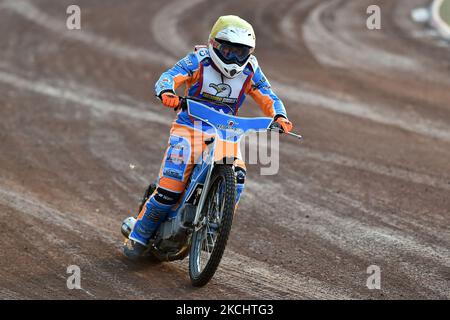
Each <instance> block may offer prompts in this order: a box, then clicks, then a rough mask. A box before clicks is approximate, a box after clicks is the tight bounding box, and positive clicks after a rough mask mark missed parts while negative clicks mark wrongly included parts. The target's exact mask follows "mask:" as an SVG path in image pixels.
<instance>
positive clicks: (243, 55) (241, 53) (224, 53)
mask: <svg viewBox="0 0 450 320" xmlns="http://www.w3.org/2000/svg"><path fill="white" fill-rule="evenodd" d="M211 43H212V46H213V48H214V50H215V51H216V54H218V55H219V57H220V58H221V59H222V61H223V62H225V63H227V64H229V63H236V64H238V65H240V66H242V64H244V63H245V62H247V59H248V57H249V56H250V54H251V53H252V51H253V48H251V47H248V46H246V45H243V44H237V43H231V42H228V41H224V40H211Z"/></svg>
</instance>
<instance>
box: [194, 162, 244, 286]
mask: <svg viewBox="0 0 450 320" xmlns="http://www.w3.org/2000/svg"><path fill="white" fill-rule="evenodd" d="M235 199H236V178H235V174H234V170H233V167H232V166H228V165H217V166H216V167H215V168H214V171H213V174H212V177H211V181H210V187H209V190H208V194H207V196H206V199H205V204H204V206H203V212H202V216H201V219H202V221H203V222H202V227H201V228H200V229H198V230H197V231H194V233H193V235H192V244H191V249H190V254H189V276H190V278H191V282H192V285H194V286H196V287H201V286H204V285H206V284H207V283H208V282H209V280H211V278H212V277H213V275H214V273H215V272H216V269H217V267H218V266H219V263H220V260H221V259H222V255H223V253H224V251H225V247H226V245H227V241H228V236H229V234H230V231H231V225H232V222H233V215H234V207H235Z"/></svg>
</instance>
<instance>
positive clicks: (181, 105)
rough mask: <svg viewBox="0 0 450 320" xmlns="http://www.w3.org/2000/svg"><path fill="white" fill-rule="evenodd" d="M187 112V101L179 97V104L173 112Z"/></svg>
mask: <svg viewBox="0 0 450 320" xmlns="http://www.w3.org/2000/svg"><path fill="white" fill-rule="evenodd" d="M180 109H181V110H183V111H185V110H187V99H186V98H185V97H180V103H179V104H178V107H177V108H176V109H175V111H178V110H180Z"/></svg>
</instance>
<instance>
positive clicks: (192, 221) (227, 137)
mask: <svg viewBox="0 0 450 320" xmlns="http://www.w3.org/2000/svg"><path fill="white" fill-rule="evenodd" d="M208 104H211V102H210V101H208V102H207V101H206V100H202V99H199V98H194V97H186V98H182V99H181V104H180V105H181V108H182V109H183V110H187V111H188V113H189V115H190V116H191V117H193V118H194V119H196V120H198V121H203V122H205V123H206V124H208V125H209V126H210V127H211V128H213V133H212V135H210V138H208V140H207V141H205V144H206V145H207V147H206V149H205V151H204V152H203V154H202V156H201V159H200V161H197V164H196V165H195V166H194V169H193V171H192V174H191V177H190V179H189V181H188V183H187V185H186V189H185V191H184V193H183V195H182V198H181V201H180V203H179V204H178V205H177V206H175V207H174V208H173V209H172V210H171V212H170V213H169V214H168V215H167V218H166V219H165V221H163V222H162V223H161V225H160V226H159V228H158V230H157V231H156V232H155V234H154V236H153V237H152V239H151V240H150V243H149V246H148V250H147V251H146V253H145V255H147V256H148V257H150V258H152V259H155V260H157V261H174V260H182V259H184V258H186V257H187V256H188V255H189V276H190V279H191V283H192V285H193V286H197V287H200V286H204V285H205V284H207V283H208V282H209V280H210V279H211V278H212V277H213V275H214V273H215V271H216V269H217V267H218V266H219V263H220V260H221V259H222V255H223V253H224V251H225V246H226V244H227V240H228V236H229V234H230V231H231V225H232V222H233V216H234V210H235V199H236V178H235V171H234V167H233V162H234V160H235V159H236V158H237V152H238V150H239V143H240V141H241V139H242V138H243V137H244V135H246V134H248V133H250V132H263V131H267V130H273V129H274V128H273V127H272V126H271V124H272V122H273V119H272V118H267V117H259V118H243V117H237V116H233V115H230V114H226V113H222V112H219V111H216V110H215V109H213V108H211V107H209V106H208ZM214 104H216V103H214ZM223 106H226V107H228V106H227V105H223ZM275 130H278V129H276V128H275ZM291 135H294V136H296V137H298V138H300V139H301V136H299V135H296V134H293V133H291ZM155 189H156V184H152V185H150V186H149V188H148V189H147V190H146V192H145V194H144V197H143V199H142V202H141V205H140V208H139V212H140V211H141V209H142V207H143V206H144V204H145V202H146V201H147V199H148V198H149V197H150V196H151V195H152V193H153V191H154V190H155ZM135 223H136V218H132V217H130V218H127V219H125V220H124V221H123V223H122V228H121V231H122V234H123V235H124V236H125V238H126V240H125V241H127V240H128V236H129V235H130V233H131V231H132V230H133V227H134V224H135Z"/></svg>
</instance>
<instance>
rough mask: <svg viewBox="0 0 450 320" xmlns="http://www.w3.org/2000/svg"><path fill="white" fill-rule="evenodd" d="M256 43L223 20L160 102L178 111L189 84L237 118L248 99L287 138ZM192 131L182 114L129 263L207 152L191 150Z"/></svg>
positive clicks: (241, 176)
mask: <svg viewBox="0 0 450 320" xmlns="http://www.w3.org/2000/svg"><path fill="white" fill-rule="evenodd" d="M255 40H256V38H255V33H254V31H253V27H252V26H251V25H250V24H249V23H248V22H247V21H245V20H243V19H241V18H240V17H238V16H233V15H228V16H222V17H220V18H219V19H218V20H217V22H216V23H215V24H214V26H213V28H212V30H211V33H210V35H209V40H208V45H207V46H196V47H195V50H194V51H193V52H192V53H189V54H188V55H187V56H186V57H185V58H183V59H181V60H180V61H179V62H178V63H177V64H175V66H173V68H171V69H169V70H168V71H166V72H164V73H163V74H162V75H161V77H160V78H159V80H158V82H156V85H155V91H156V96H157V97H158V98H159V99H160V100H161V101H162V103H163V105H165V106H166V107H168V108H174V109H175V108H178V107H179V104H180V98H179V97H178V96H177V95H176V93H175V90H176V89H177V88H178V87H180V86H181V85H182V84H185V85H186V92H185V95H186V96H194V97H199V98H203V99H207V100H210V101H211V102H220V103H225V104H226V105H228V106H229V108H223V107H219V106H213V105H212V107H214V108H216V109H222V111H223V112H226V113H232V114H234V115H237V113H238V111H239V108H240V106H241V105H242V103H243V102H244V100H245V96H246V95H250V96H251V97H252V98H253V99H254V100H255V101H256V102H257V104H258V105H259V106H260V108H261V109H262V112H263V113H264V114H265V115H266V116H268V117H272V118H273V119H274V125H276V126H277V127H278V128H279V129H281V130H282V131H284V132H289V131H291V130H292V124H291V122H290V121H289V120H288V118H287V115H286V110H285V108H284V105H283V103H282V102H281V100H280V99H279V98H278V97H277V96H276V95H275V93H274V92H273V91H272V89H271V87H270V84H269V82H268V81H267V79H266V77H265V76H264V74H263V72H262V71H261V68H260V67H259V65H258V62H257V60H256V57H255V56H254V55H252V53H253V51H254V49H255ZM194 130H196V128H195V127H194V123H193V121H192V119H191V118H190V116H189V114H188V113H187V111H183V110H180V111H178V114H177V117H176V119H175V121H174V122H173V124H172V128H171V130H170V138H169V144H168V147H167V150H166V153H165V156H164V159H163V161H162V165H161V170H160V173H159V177H158V183H157V188H156V190H155V192H154V193H153V194H152V195H151V196H150V197H149V199H148V200H147V202H146V203H145V205H144V206H143V208H142V210H141V212H140V213H139V215H138V218H137V222H136V224H135V226H134V228H133V231H132V232H131V234H130V235H129V241H127V243H126V245H125V246H124V253H125V255H127V256H128V257H130V258H136V257H138V256H140V255H141V254H142V253H143V252H144V251H145V250H146V249H147V246H148V243H149V240H150V238H151V237H152V236H153V233H154V232H155V231H156V229H157V228H158V226H159V224H160V223H161V222H162V221H164V219H165V217H166V215H167V213H168V212H169V211H170V209H171V208H172V206H174V205H175V204H176V203H177V202H178V201H179V199H180V197H181V195H182V193H183V191H184V189H185V187H186V184H187V182H188V179H189V177H190V174H191V172H192V169H193V167H194V163H195V159H196V158H197V157H199V156H200V155H201V152H202V149H204V147H205V144H204V143H203V146H202V147H201V148H200V150H198V149H199V148H193V143H194V141H193V136H194ZM196 149H197V150H196ZM180 152H182V153H180ZM180 159H181V160H180ZM234 166H235V172H236V183H237V184H236V188H237V190H236V204H237V203H238V202H239V199H240V196H241V194H242V191H243V189H244V182H245V176H246V169H245V164H244V162H243V161H242V159H237V160H236V161H235V163H234Z"/></svg>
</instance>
